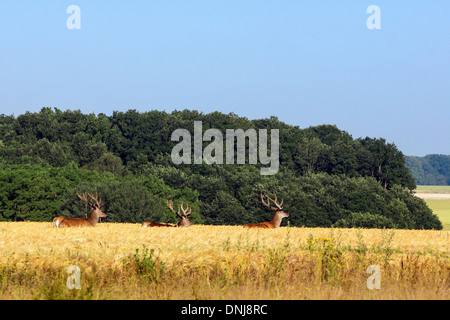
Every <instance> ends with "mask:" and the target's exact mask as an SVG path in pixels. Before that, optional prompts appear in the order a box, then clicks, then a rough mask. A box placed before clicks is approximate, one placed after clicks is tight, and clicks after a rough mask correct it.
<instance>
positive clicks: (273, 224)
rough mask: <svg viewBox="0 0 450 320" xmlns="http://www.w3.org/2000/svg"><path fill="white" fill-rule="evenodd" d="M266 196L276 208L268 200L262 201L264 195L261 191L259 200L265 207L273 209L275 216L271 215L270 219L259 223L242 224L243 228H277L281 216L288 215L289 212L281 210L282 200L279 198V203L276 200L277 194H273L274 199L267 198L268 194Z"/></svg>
mask: <svg viewBox="0 0 450 320" xmlns="http://www.w3.org/2000/svg"><path fill="white" fill-rule="evenodd" d="M266 198H267V199H268V200H269V201H270V202H272V203H273V204H274V205H275V206H276V208H274V207H272V206H271V205H270V203H269V201H267V202H264V195H263V194H262V193H261V201H262V203H263V205H265V206H266V207H267V208H270V209H272V210H274V211H275V216H274V217H273V219H272V221H267V222H261V223H249V224H246V225H244V228H269V229H272V228H278V227H279V226H280V224H281V220H282V219H283V218H286V217H289V214H288V213H286V212H284V211H283V207H282V205H283V200H281V203H278V201H277V195H275V200H272V199H271V198H269V196H267V195H266Z"/></svg>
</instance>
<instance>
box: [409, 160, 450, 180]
mask: <svg viewBox="0 0 450 320" xmlns="http://www.w3.org/2000/svg"><path fill="white" fill-rule="evenodd" d="M406 166H407V167H408V168H409V169H410V170H411V174H412V175H413V177H414V178H415V179H416V182H417V184H419V185H428V186H447V185H450V156H447V155H441V154H430V155H427V156H425V157H414V156H407V157H406Z"/></svg>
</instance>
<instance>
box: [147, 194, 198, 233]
mask: <svg viewBox="0 0 450 320" xmlns="http://www.w3.org/2000/svg"><path fill="white" fill-rule="evenodd" d="M166 204H167V206H168V207H169V209H170V211H172V212H173V213H175V214H176V215H177V217H178V218H179V219H180V222H178V224H177V225H171V224H167V223H156V222H144V223H143V224H142V227H144V228H145V227H189V226H192V225H193V223H192V222H191V221H190V220H189V218H188V216H189V215H190V214H191V213H192V207H190V208H189V204H187V207H186V209H184V208H183V201H180V204H179V205H178V212H176V211H175V210H174V209H173V200H170V201H169V200H167V201H166ZM188 209H189V211H188ZM180 210H181V212H180Z"/></svg>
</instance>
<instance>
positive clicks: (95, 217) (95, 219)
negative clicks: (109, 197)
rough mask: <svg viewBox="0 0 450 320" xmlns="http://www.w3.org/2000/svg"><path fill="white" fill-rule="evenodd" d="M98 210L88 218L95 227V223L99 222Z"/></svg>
mask: <svg viewBox="0 0 450 320" xmlns="http://www.w3.org/2000/svg"><path fill="white" fill-rule="evenodd" d="M98 218H99V217H98V212H97V210H94V211H92V213H91V215H90V216H89V218H87V221H89V222H90V223H91V224H92V226H93V227H95V225H96V224H97V222H98Z"/></svg>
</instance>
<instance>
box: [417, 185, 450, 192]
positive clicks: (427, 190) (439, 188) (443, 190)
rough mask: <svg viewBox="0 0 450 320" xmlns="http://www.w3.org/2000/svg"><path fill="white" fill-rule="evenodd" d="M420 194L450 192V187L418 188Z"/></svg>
mask: <svg viewBox="0 0 450 320" xmlns="http://www.w3.org/2000/svg"><path fill="white" fill-rule="evenodd" d="M416 190H417V191H420V192H424V191H426V192H450V186H417V189H416Z"/></svg>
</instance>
